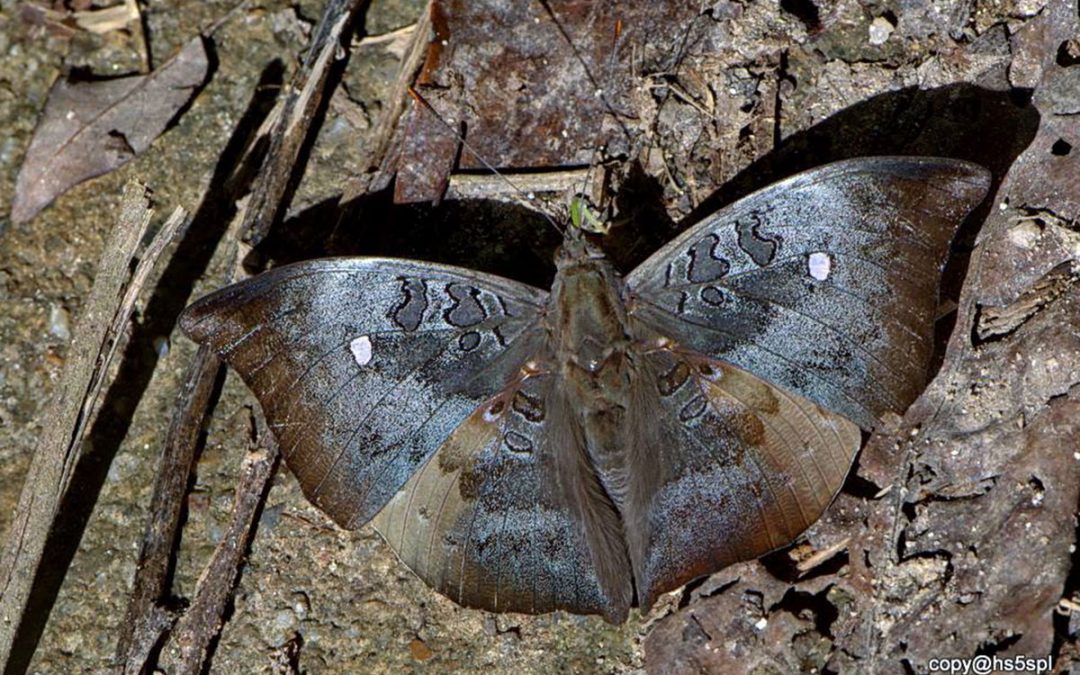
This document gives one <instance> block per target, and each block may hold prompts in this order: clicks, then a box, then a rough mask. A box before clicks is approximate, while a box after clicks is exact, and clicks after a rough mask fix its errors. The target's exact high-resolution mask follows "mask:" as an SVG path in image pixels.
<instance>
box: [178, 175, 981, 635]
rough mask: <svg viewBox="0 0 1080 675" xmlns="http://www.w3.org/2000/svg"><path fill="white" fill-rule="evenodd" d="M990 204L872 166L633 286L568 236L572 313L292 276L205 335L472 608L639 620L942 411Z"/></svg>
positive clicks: (283, 436)
mask: <svg viewBox="0 0 1080 675" xmlns="http://www.w3.org/2000/svg"><path fill="white" fill-rule="evenodd" d="M989 184H990V176H989V174H988V172H987V171H986V170H985V169H983V168H982V167H979V166H976V165H973V164H969V163H966V162H961V161H956V160H948V159H935V158H920V157H871V158H860V159H853V160H846V161H841V162H837V163H834V164H829V165H826V166H822V167H819V168H816V169H813V170H810V171H807V172H804V173H801V174H798V175H796V176H793V177H791V178H788V179H786V180H783V181H780V182H778V183H775V184H773V185H771V186H769V187H766V188H764V189H762V190H760V191H758V192H756V193H754V194H752V195H750V196H748V197H745V198H743V199H741V200H739V201H737V202H735V203H733V204H732V205H730V206H728V207H726V208H723V209H721V210H719V211H717V212H716V213H714V214H712V215H711V216H709V217H707V218H705V219H704V220H703V221H701V222H699V223H697V224H695V225H694V226H692V227H690V228H689V229H687V230H686V231H684V232H683V233H682V234H681V235H679V236H677V237H676V238H675V239H674V240H672V241H671V242H670V243H668V244H667V245H665V246H664V247H662V248H661V249H660V250H658V251H657V252H656V253H654V254H653V255H652V256H651V257H649V258H648V259H647V260H645V261H644V262H643V263H642V264H641V265H640V266H638V267H637V268H636V269H634V270H633V271H631V272H630V273H629V274H627V275H626V276H622V275H620V274H619V272H618V271H617V270H616V269H615V268H614V266H613V265H612V264H611V262H610V261H608V259H607V258H605V256H604V255H603V252H602V250H601V248H600V247H599V245H598V244H597V243H595V242H594V241H593V240H592V238H591V237H590V235H587V234H585V233H584V232H583V231H582V229H581V228H577V227H570V228H568V229H567V231H566V234H565V238H564V242H563V245H562V247H561V249H560V251H559V253H558V254H557V258H556V268H557V271H556V274H555V279H554V282H553V284H552V287H551V289H550V291H544V290H541V289H538V288H534V287H532V286H528V285H525V284H522V283H519V282H516V281H512V280H510V279H505V278H501V277H497V276H492V275H488V274H483V273H480V272H477V271H472V270H468V269H462V268H457V267H451V266H446V265H439V264H433V263H428V262H422V261H416V260H400V259H390V258H336V259H321V260H312V261H307V262H301V263H296V264H291V265H286V266H282V267H279V268H275V269H272V270H270V271H268V272H265V273H263V274H260V275H258V276H256V277H253V278H251V279H248V280H245V281H243V282H240V283H238V284H235V285H232V286H229V287H226V288H223V289H221V290H219V291H217V292H215V293H213V294H211V295H209V296H207V297H204V298H202V299H200V300H198V301H197V302H195V303H194V304H192V305H191V306H190V307H188V308H187V309H186V310H185V311H184V312H183V314H182V315H181V317H180V325H181V327H182V329H183V331H184V332H185V333H186V334H187V335H189V336H190V337H191V338H192V339H194V340H195V341H197V342H199V343H202V344H206V345H209V346H210V347H212V348H213V349H214V351H216V352H217V353H218V354H220V355H221V357H222V358H223V359H224V360H225V361H226V362H227V363H228V364H229V365H230V366H231V367H232V368H233V369H234V370H235V371H236V372H238V373H239V374H240V376H241V377H242V378H243V380H244V382H245V383H246V384H247V385H248V386H249V387H250V388H251V390H252V391H253V392H254V393H255V395H256V397H257V398H258V400H259V402H260V404H261V406H262V409H263V412H264V413H265V416H266V419H267V421H268V424H269V428H270V429H271V431H272V432H273V434H274V435H275V437H276V438H277V440H278V441H279V443H280V447H281V448H282V451H283V454H284V457H285V460H286V462H287V464H288V466H289V468H290V469H291V470H292V472H293V473H294V474H295V475H296V477H297V478H298V480H299V482H300V485H301V487H302V489H303V492H304V494H305V495H306V496H307V498H308V499H309V500H310V501H311V502H312V503H313V504H314V505H315V506H317V507H318V508H319V509H321V510H322V511H323V512H325V513H326V514H327V515H328V516H329V517H330V518H332V519H333V520H334V522H336V523H337V524H338V525H340V526H342V527H345V528H356V527H359V526H361V525H364V524H365V523H368V522H372V523H373V524H374V526H375V528H376V529H377V530H378V531H379V532H380V533H381V534H382V536H383V538H384V539H385V540H386V541H387V543H389V545H390V546H391V547H392V548H393V549H394V551H395V552H396V553H397V555H398V557H399V558H400V559H401V560H402V561H403V562H404V563H405V564H406V565H407V566H408V567H410V568H411V569H412V570H413V571H414V572H415V573H416V574H417V575H418V576H419V577H420V578H421V579H423V580H424V581H425V582H427V583H428V584H429V585H430V586H431V587H433V588H434V589H435V590H437V591H438V592H440V593H442V594H444V595H446V596H448V597H449V598H451V599H452V600H454V601H455V602H457V603H459V604H460V605H463V606H466V607H473V608H481V609H486V610H490V611H497V612H504V611H513V612H525V613H544V612H550V611H554V610H567V611H570V612H574V613H579V614H599V615H602V616H603V617H604V618H606V619H607V620H609V621H611V622H622V621H624V620H625V619H626V618H627V616H628V612H629V609H630V608H631V607H632V606H634V605H637V606H640V607H641V608H642V609H643V610H647V609H648V608H649V607H651V606H652V604H653V603H654V602H655V601H656V600H657V598H658V597H659V596H660V595H661V594H663V593H665V592H668V591H671V590H673V589H676V588H678V587H680V586H682V585H684V584H686V583H687V582H689V581H691V580H693V579H695V578H698V577H700V576H703V575H706V574H710V573H712V572H715V571H717V570H720V569H721V568H723V567H725V566H727V565H729V564H732V563H735V562H738V561H745V560H751V559H754V558H757V557H759V556H761V555H764V554H765V553H768V552H770V551H773V550H775V549H777V548H780V547H782V546H784V545H786V544H788V543H790V542H791V541H793V540H794V539H795V538H796V537H798V536H799V534H800V533H802V532H803V531H804V530H805V529H806V528H807V527H809V526H810V525H811V524H812V523H813V522H814V521H815V520H817V519H818V518H819V517H820V516H821V514H822V512H823V511H824V510H825V509H826V507H828V505H829V504H830V502H831V501H832V500H833V498H834V496H835V495H836V493H837V492H838V491H839V489H840V487H841V485H842V484H843V482H844V480H845V477H846V475H847V473H848V470H849V468H850V467H851V464H852V462H853V459H854V457H855V454H856V453H857V451H858V450H859V447H860V445H861V442H862V430H870V429H872V428H873V427H874V426H875V424H876V423H877V421H878V419H879V416H880V415H882V414H883V413H886V412H890V411H891V412H894V413H902V412H903V411H904V410H905V408H906V407H907V406H908V405H909V404H910V403H911V402H912V401H913V400H914V399H915V398H916V396H917V395H918V394H919V392H920V390H921V388H922V387H923V385H924V384H925V378H926V376H927V368H928V362H929V359H930V357H931V353H932V350H933V340H932V338H933V323H934V319H935V311H936V308H937V289H938V285H939V282H940V276H941V271H942V268H943V265H944V262H945V260H946V257H947V253H948V249H949V245H950V242H951V241H952V239H953V237H954V235H955V233H956V230H957V228H958V226H959V224H960V223H961V221H963V219H964V218H965V217H966V216H967V215H968V213H969V212H970V211H971V210H972V209H973V208H974V207H975V206H977V205H978V204H979V203H980V202H981V201H982V200H983V198H984V197H985V195H986V193H987V191H988V189H989Z"/></svg>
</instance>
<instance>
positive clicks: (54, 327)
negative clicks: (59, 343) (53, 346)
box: [49, 305, 71, 341]
mask: <svg viewBox="0 0 1080 675" xmlns="http://www.w3.org/2000/svg"><path fill="white" fill-rule="evenodd" d="M49 335H51V336H53V337H54V338H56V339H57V340H65V341H66V340H70V339H71V314H69V313H68V311H67V310H66V309H64V308H63V306H61V305H52V306H51V307H49Z"/></svg>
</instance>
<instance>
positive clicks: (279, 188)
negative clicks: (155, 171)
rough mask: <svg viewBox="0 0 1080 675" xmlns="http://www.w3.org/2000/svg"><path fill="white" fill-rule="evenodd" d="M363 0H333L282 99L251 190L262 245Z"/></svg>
mask: <svg viewBox="0 0 1080 675" xmlns="http://www.w3.org/2000/svg"><path fill="white" fill-rule="evenodd" d="M363 3H364V0H330V1H329V2H328V3H327V5H326V8H325V9H324V10H323V15H322V18H321V20H320V21H319V26H318V28H316V30H315V35H314V38H313V39H312V44H311V51H310V55H309V57H308V59H307V61H306V62H305V63H304V65H303V67H302V68H301V69H300V71H299V72H298V73H297V74H296V77H294V78H293V81H292V83H291V85H290V89H289V94H288V95H287V96H286V97H285V100H284V101H282V103H281V104H280V107H281V112H280V115H279V116H278V118H277V124H276V125H275V128H274V131H273V133H271V135H270V147H269V148H268V150H267V153H266V161H265V162H264V164H263V166H262V167H261V168H260V170H259V175H260V180H259V181H258V183H257V184H256V187H255V190H254V191H253V192H252V195H251V201H250V202H249V203H248V208H247V211H246V212H245V214H244V228H243V229H244V231H245V232H247V233H248V241H249V243H251V244H252V245H255V244H258V243H259V242H260V241H262V240H263V238H265V237H266V234H267V233H268V232H269V231H270V227H271V226H272V225H273V224H274V222H275V221H276V220H277V217H278V215H279V214H280V212H281V207H282V204H283V202H284V200H285V197H286V195H285V193H286V191H287V190H288V188H289V181H290V180H291V179H292V177H293V176H294V175H295V171H296V162H297V159H298V158H299V156H300V150H301V148H302V147H303V145H304V141H305V140H306V139H307V135H308V130H309V129H310V127H311V121H312V118H313V117H314V115H315V111H316V110H317V109H318V107H319V104H320V103H321V102H322V99H323V89H324V87H325V86H326V81H327V77H328V75H329V73H330V68H329V66H330V64H331V63H332V61H333V59H334V58H335V55H336V54H337V53H338V52H339V50H342V49H345V48H347V41H343V40H342V35H344V34H345V33H346V31H347V30H348V29H349V27H350V25H351V23H352V18H353V17H354V16H355V15H356V12H357V10H358V9H359V8H360V6H361V5H362V4H363Z"/></svg>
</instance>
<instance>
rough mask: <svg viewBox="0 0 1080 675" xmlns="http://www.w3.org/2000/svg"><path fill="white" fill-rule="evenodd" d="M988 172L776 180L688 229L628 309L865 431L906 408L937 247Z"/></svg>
mask: <svg viewBox="0 0 1080 675" xmlns="http://www.w3.org/2000/svg"><path fill="white" fill-rule="evenodd" d="M988 184H989V176H988V174H987V173H986V171H985V170H984V169H982V168H980V167H977V166H974V165H972V164H968V163H966V162H959V161H953V160H941V159H926V158H900V157H891V158H890V157H884V158H865V159H858V160H849V161H845V162H838V163H835V164H831V165H828V166H825V167H822V168H819V169H814V170H811V171H808V172H805V173H803V174H800V175H798V176H795V177H793V178H790V179H787V180H785V181H781V182H779V183H777V184H775V185H772V186H770V187H768V188H765V189H764V190H762V191H760V192H757V193H755V194H753V195H750V196H749V197H747V198H745V199H742V200H740V201H738V202H736V203H735V204H733V205H732V206H730V207H727V208H725V209H722V210H721V211H719V212H717V213H716V214H714V215H712V216H710V217H709V218H708V219H706V220H705V221H703V222H701V223H699V224H697V225H695V226H693V227H691V228H690V229H689V230H688V231H687V232H685V233H683V234H682V235H680V236H679V237H678V238H676V239H675V240H674V241H672V242H671V243H669V244H668V245H666V246H665V247H664V248H662V249H661V250H660V251H658V252H657V253H655V254H654V255H653V256H652V257H650V258H649V259H648V260H646V261H645V262H644V263H643V264H642V265H641V266H639V267H638V268H637V269H635V270H634V271H633V272H632V273H631V274H630V275H629V276H628V277H627V285H628V286H629V287H630V288H631V290H632V292H633V293H634V295H635V296H636V298H635V300H634V306H633V307H632V308H631V312H632V313H633V314H634V315H635V316H636V317H637V318H639V319H641V320H642V321H644V322H646V323H648V324H650V325H652V326H653V327H654V328H655V329H656V330H657V331H658V332H659V333H660V334H662V335H668V336H670V337H671V338H672V339H674V340H675V341H677V342H679V343H681V344H684V345H686V346H688V347H692V348H693V349H695V350H697V351H699V352H701V353H702V354H706V355H708V356H710V357H713V358H717V359H721V360H724V361H727V362H730V363H733V364H735V365H738V366H740V367H743V368H745V369H747V370H748V371H750V372H753V373H755V374H757V375H759V376H761V377H764V378H765V379H767V380H769V381H771V382H773V383H775V384H776V385H778V386H782V387H785V388H787V389H789V390H791V391H793V392H796V393H798V394H800V395H802V396H805V397H807V398H810V399H811V400H813V401H815V402H817V403H819V404H821V405H824V406H826V407H827V408H829V409H831V410H834V411H836V412H839V413H841V414H843V415H845V416H847V417H849V418H850V419H852V420H854V421H856V422H857V423H858V424H860V425H861V426H863V427H864V428H870V427H872V426H873V425H874V424H875V422H876V420H877V418H878V416H879V415H880V414H881V413H883V412H885V411H893V412H900V411H902V410H903V409H904V408H905V407H906V406H907V405H909V404H910V403H911V401H912V400H913V399H914V397H915V395H916V394H917V393H918V391H919V390H920V388H921V387H922V385H923V384H924V379H925V375H926V367H927V363H928V361H929V357H930V353H931V351H932V342H931V340H932V336H933V330H932V326H933V321H934V318H935V311H936V309H937V306H936V303H937V286H938V283H939V280H940V275H941V268H942V265H943V264H944V260H945V256H946V253H947V252H948V246H949V242H950V241H951V240H952V238H953V235H954V234H955V232H956V228H957V227H958V226H959V223H960V222H961V221H962V220H963V218H964V216H965V215H966V214H967V213H968V212H969V211H970V210H971V209H972V208H973V207H974V206H975V205H976V204H977V203H978V202H979V201H981V200H982V198H983V196H984V195H985V193H986V189H987V187H988Z"/></svg>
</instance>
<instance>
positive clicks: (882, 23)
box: [870, 16, 896, 45]
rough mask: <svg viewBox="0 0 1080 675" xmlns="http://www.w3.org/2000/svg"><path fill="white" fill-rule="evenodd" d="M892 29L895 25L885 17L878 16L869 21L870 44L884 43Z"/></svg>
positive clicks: (894, 28)
mask: <svg viewBox="0 0 1080 675" xmlns="http://www.w3.org/2000/svg"><path fill="white" fill-rule="evenodd" d="M894 30H896V26H894V25H892V23H890V22H889V20H888V19H886V18H885V17H883V16H879V17H878V18H876V19H874V20H873V21H871V22H870V44H872V45H883V44H885V41H886V40H888V39H889V36H890V35H892V33H893V31H894Z"/></svg>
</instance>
